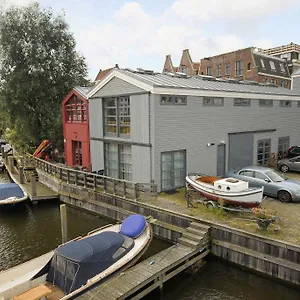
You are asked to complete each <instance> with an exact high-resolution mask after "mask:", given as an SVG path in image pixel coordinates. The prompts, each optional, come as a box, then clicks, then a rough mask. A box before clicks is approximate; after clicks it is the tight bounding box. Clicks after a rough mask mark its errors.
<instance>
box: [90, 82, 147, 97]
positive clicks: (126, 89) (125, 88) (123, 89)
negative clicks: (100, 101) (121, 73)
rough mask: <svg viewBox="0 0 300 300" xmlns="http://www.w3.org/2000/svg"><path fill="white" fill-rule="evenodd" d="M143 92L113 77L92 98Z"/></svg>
mask: <svg viewBox="0 0 300 300" xmlns="http://www.w3.org/2000/svg"><path fill="white" fill-rule="evenodd" d="M141 92H145V91H144V90H142V89H140V88H139V87H137V86H135V85H132V84H130V83H128V82H126V81H124V80H122V79H120V78H117V77H114V78H113V79H112V80H110V81H109V82H108V83H107V84H106V85H104V86H103V87H102V89H100V90H99V91H98V92H97V93H96V94H95V95H93V97H92V98H96V97H108V96H119V95H128V94H135V93H141Z"/></svg>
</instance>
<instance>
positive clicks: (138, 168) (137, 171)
mask: <svg viewBox="0 0 300 300" xmlns="http://www.w3.org/2000/svg"><path fill="white" fill-rule="evenodd" d="M131 154H132V161H133V163H132V181H134V182H141V183H149V182H150V181H151V178H150V147H142V146H136V145H133V146H132V148H131Z"/></svg>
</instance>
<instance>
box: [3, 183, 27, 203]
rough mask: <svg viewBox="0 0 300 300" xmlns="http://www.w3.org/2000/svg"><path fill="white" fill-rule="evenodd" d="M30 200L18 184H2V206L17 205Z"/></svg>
mask: <svg viewBox="0 0 300 300" xmlns="http://www.w3.org/2000/svg"><path fill="white" fill-rule="evenodd" d="M27 199H28V195H27V193H26V192H25V190H23V189H22V188H21V187H20V186H19V185H18V184H16V183H1V184H0V206H1V205H11V204H16V203H19V202H22V201H25V200H27Z"/></svg>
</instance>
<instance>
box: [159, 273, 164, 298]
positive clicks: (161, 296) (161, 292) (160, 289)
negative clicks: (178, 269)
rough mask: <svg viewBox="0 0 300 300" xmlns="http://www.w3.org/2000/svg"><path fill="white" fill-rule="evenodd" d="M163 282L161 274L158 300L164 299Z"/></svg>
mask: <svg viewBox="0 0 300 300" xmlns="http://www.w3.org/2000/svg"><path fill="white" fill-rule="evenodd" d="M163 285H164V280H163V274H160V275H159V294H160V300H162V299H163V297H164V290H163Z"/></svg>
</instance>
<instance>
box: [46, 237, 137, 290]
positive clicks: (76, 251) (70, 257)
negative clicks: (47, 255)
mask: <svg viewBox="0 0 300 300" xmlns="http://www.w3.org/2000/svg"><path fill="white" fill-rule="evenodd" d="M133 246H134V241H133V240H132V239H130V238H128V237H125V236H123V235H122V234H121V233H118V232H113V231H105V232H102V233H99V234H96V235H93V236H89V237H86V238H84V239H81V240H78V241H71V242H69V243H67V244H65V245H64V246H61V247H59V248H57V249H56V250H55V252H54V255H53V258H52V261H51V265H50V269H49V272H48V275H47V281H49V282H52V283H53V284H54V285H57V286H58V287H60V288H61V290H62V291H63V292H64V293H65V294H69V293H71V292H72V291H74V290H76V289H78V288H80V287H81V286H82V285H84V284H86V282H87V280H88V279H90V278H92V277H94V276H95V275H97V274H99V273H101V272H102V271H104V270H105V269H107V268H108V267H109V266H111V265H112V264H114V263H115V262H116V261H117V260H119V259H120V258H121V257H123V256H124V255H125V254H126V253H128V252H129V251H130V250H131V249H132V247H133Z"/></svg>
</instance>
